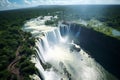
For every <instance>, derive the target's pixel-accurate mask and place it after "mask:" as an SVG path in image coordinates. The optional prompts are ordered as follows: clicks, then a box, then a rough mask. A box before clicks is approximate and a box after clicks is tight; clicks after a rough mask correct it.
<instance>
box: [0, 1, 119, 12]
mask: <svg viewBox="0 0 120 80" xmlns="http://www.w3.org/2000/svg"><path fill="white" fill-rule="evenodd" d="M72 4H73V5H78V4H82V5H87V4H91V5H92V4H95V5H96V4H98V5H99V4H107V5H108V4H119V5H120V0H0V10H9V9H16V8H25V7H33V6H38V5H72Z"/></svg>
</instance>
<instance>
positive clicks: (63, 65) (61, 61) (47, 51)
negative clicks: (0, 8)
mask: <svg viewBox="0 0 120 80" xmlns="http://www.w3.org/2000/svg"><path fill="white" fill-rule="evenodd" d="M51 17H52V16H46V18H44V19H43V20H41V19H40V17H38V18H35V19H31V20H29V21H27V22H26V23H25V25H24V26H25V27H24V30H25V31H29V32H31V33H32V34H33V36H34V37H36V48H35V50H36V55H35V57H34V56H33V57H32V62H34V63H36V64H35V66H36V67H37V68H38V70H39V73H40V75H41V76H40V78H37V79H36V80H38V79H39V80H117V79H116V78H115V77H114V76H113V75H111V74H110V73H108V72H107V71H106V70H105V69H104V68H103V67H102V66H101V65H99V64H98V63H97V62H96V61H95V60H94V59H93V58H92V57H91V56H90V55H88V54H87V53H86V52H85V51H84V50H82V49H81V48H80V46H79V45H76V44H75V43H74V41H73V40H69V33H70V30H69V27H70V26H69V25H65V24H62V23H59V25H58V27H51V26H46V25H44V22H45V20H47V19H50V18H51ZM60 28H67V31H66V35H65V36H64V37H63V36H61V32H62V31H60ZM76 35H79V32H76Z"/></svg>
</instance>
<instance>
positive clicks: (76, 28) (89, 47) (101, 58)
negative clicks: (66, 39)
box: [61, 24, 120, 79]
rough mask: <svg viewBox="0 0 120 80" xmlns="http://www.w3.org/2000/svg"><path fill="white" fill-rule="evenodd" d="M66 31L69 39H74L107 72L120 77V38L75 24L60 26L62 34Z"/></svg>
mask: <svg viewBox="0 0 120 80" xmlns="http://www.w3.org/2000/svg"><path fill="white" fill-rule="evenodd" d="M68 32H69V36H70V40H74V42H75V43H76V44H78V45H80V46H81V48H82V49H84V50H85V51H86V52H88V54H89V55H91V57H93V58H94V59H95V60H96V61H97V62H98V63H100V64H101V65H102V66H103V67H104V68H105V69H106V70H107V71H108V72H110V73H112V74H114V75H115V76H116V77H118V78H119V79H120V76H119V74H120V62H119V61H120V40H117V39H116V38H113V37H109V36H106V35H104V34H102V33H100V32H96V31H94V30H92V29H88V28H85V27H82V26H80V25H77V24H70V25H69V26H68V25H67V28H66V27H62V28H61V33H62V36H65V35H67V34H66V33H68Z"/></svg>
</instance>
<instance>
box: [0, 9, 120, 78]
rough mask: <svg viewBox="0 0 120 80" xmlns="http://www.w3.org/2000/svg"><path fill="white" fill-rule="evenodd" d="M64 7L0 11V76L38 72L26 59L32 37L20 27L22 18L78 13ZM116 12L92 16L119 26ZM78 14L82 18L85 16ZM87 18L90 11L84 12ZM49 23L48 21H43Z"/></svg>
mask: <svg viewBox="0 0 120 80" xmlns="http://www.w3.org/2000/svg"><path fill="white" fill-rule="evenodd" d="M65 10H66V9H65V8H63V7H53V8H46V9H45V8H26V9H18V10H8V11H0V78H1V79H0V80H30V78H29V75H32V74H34V73H36V74H38V72H37V69H36V68H35V64H34V63H32V62H30V58H31V55H32V54H35V53H36V52H35V50H34V49H33V48H34V47H35V38H34V37H32V35H31V33H29V32H25V31H23V30H22V27H23V25H24V23H25V21H27V20H30V19H31V18H36V17H38V16H46V15H52V16H55V15H58V17H59V19H60V20H62V19H63V20H70V19H75V18H78V17H80V16H81V15H82V14H81V15H78V14H79V12H78V13H76V14H75V12H73V15H68V14H66V13H68V12H65ZM68 10H69V9H68ZM57 11H59V12H60V13H58V12H57ZM48 13H49V14H48ZM119 13H120V11H119ZM116 14H117V15H116ZM116 14H112V13H111V14H110V16H109V15H107V16H98V15H97V16H95V15H94V17H96V18H97V19H98V20H100V21H103V22H106V24H107V25H109V26H110V27H113V28H116V29H118V30H120V15H118V12H117V13H116ZM92 17H93V16H92ZM82 18H84V19H86V17H85V16H84V17H82ZM89 18H91V15H90V16H89V15H88V18H87V19H89ZM52 23H54V22H51V21H48V22H46V25H49V24H52Z"/></svg>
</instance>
